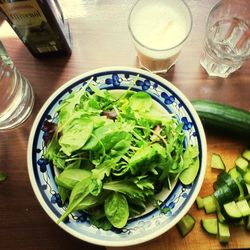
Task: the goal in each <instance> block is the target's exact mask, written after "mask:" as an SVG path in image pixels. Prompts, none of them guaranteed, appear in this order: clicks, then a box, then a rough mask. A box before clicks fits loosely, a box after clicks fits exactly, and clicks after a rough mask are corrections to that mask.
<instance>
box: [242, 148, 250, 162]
mask: <svg viewBox="0 0 250 250" xmlns="http://www.w3.org/2000/svg"><path fill="white" fill-rule="evenodd" d="M242 156H243V157H244V158H245V159H246V160H248V161H250V149H246V150H245V151H244V152H243V153H242Z"/></svg>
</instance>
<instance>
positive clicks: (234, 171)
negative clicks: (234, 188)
mask: <svg viewBox="0 0 250 250" xmlns="http://www.w3.org/2000/svg"><path fill="white" fill-rule="evenodd" d="M228 173H229V174H230V175H231V177H232V178H233V179H234V181H235V182H236V184H237V185H238V188H239V190H240V195H239V198H238V199H244V191H243V189H242V186H241V184H240V183H239V180H238V176H240V173H239V172H238V171H237V169H236V167H233V168H231V169H230V170H229V172H228Z"/></svg>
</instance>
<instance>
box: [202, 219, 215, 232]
mask: <svg viewBox="0 0 250 250" xmlns="http://www.w3.org/2000/svg"><path fill="white" fill-rule="evenodd" d="M201 225H202V228H203V229H204V230H205V231H206V232H208V233H209V234H212V235H217V234H218V220H217V218H207V219H201Z"/></svg>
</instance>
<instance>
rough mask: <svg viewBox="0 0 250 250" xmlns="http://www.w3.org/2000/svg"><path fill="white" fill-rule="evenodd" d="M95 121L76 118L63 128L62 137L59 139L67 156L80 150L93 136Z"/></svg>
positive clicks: (86, 118)
mask: <svg viewBox="0 0 250 250" xmlns="http://www.w3.org/2000/svg"><path fill="white" fill-rule="evenodd" d="M93 126H94V124H93V121H92V120H91V119H90V118H88V117H81V118H75V119H73V120H71V121H70V122H68V123H67V125H66V126H65V127H64V128H63V131H62V136H61V137H60V138H59V144H60V146H61V150H62V151H63V152H64V153H65V154H66V155H71V153H72V152H74V151H76V150H78V149H80V148H81V147H83V145H84V144H85V143H86V141H87V140H88V139H89V137H90V136H91V133H92V130H93Z"/></svg>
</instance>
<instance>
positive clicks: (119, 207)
mask: <svg viewBox="0 0 250 250" xmlns="http://www.w3.org/2000/svg"><path fill="white" fill-rule="evenodd" d="M104 211H105V215H106V217H107V219H108V220H109V222H110V223H111V224H112V225H113V226H114V227H116V228H122V227H124V226H125V225H126V224H127V221H128V217H129V208H128V202H127V199H126V197H125V196H124V195H123V194H120V193H117V192H113V193H112V194H110V195H109V196H108V197H107V199H106V200H105V203H104Z"/></svg>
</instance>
